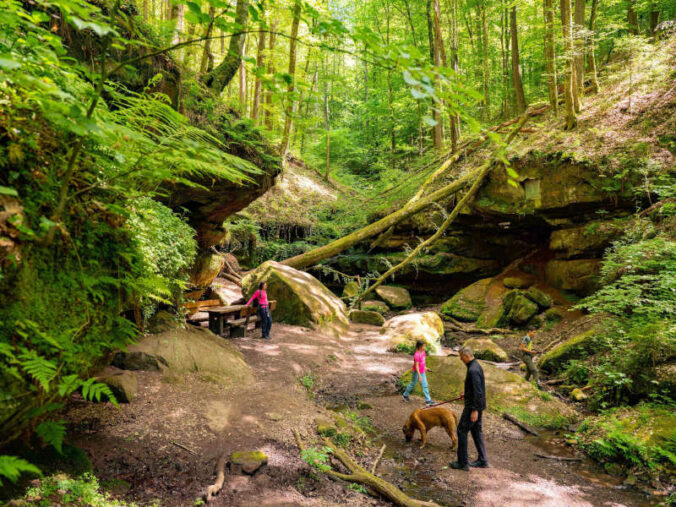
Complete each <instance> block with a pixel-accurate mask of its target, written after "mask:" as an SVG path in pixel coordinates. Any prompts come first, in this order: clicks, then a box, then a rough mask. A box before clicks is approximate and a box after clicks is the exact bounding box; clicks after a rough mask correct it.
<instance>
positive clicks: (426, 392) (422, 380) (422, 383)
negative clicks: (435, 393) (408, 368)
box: [404, 371, 432, 402]
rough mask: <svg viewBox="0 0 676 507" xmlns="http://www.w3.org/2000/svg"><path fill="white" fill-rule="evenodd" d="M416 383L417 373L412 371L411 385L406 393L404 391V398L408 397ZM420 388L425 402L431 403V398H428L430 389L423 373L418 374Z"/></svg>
mask: <svg viewBox="0 0 676 507" xmlns="http://www.w3.org/2000/svg"><path fill="white" fill-rule="evenodd" d="M417 383H418V372H417V371H414V372H413V376H412V377H411V383H410V384H409V385H408V387H407V388H406V391H404V396H408V395H409V394H411V391H413V388H414V387H415V385H416V384H417ZM420 387H422V392H423V394H424V395H425V401H428V402H429V401H432V398H430V389H429V387H428V386H427V376H426V375H425V374H424V373H421V374H420Z"/></svg>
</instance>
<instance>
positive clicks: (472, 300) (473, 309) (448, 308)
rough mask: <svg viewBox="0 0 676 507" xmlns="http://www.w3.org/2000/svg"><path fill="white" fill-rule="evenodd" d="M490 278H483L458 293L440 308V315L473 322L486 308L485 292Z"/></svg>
mask: <svg viewBox="0 0 676 507" xmlns="http://www.w3.org/2000/svg"><path fill="white" fill-rule="evenodd" d="M491 280H492V278H484V279H483V280H479V281H478V282H474V283H473V284H472V285H470V286H468V287H465V288H464V289H461V290H460V291H458V292H457V293H456V294H455V295H454V296H453V297H452V298H451V299H449V300H448V301H446V302H445V303H444V304H443V305H442V307H441V313H443V314H444V315H448V316H449V317H453V318H454V319H458V320H460V321H463V322H475V321H476V320H477V319H478V318H479V315H481V312H483V311H484V308H485V307H486V291H487V290H488V285H489V284H490V283H491Z"/></svg>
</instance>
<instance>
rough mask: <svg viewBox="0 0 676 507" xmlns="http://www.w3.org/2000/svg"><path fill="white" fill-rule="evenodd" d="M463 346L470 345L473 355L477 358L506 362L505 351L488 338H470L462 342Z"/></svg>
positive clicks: (507, 356) (507, 359) (507, 358)
mask: <svg viewBox="0 0 676 507" xmlns="http://www.w3.org/2000/svg"><path fill="white" fill-rule="evenodd" d="M463 347H470V348H471V349H472V351H473V352H474V357H476V358H477V359H483V360H484V361H494V362H496V363H506V362H507V361H509V355H508V354H507V352H505V351H504V350H503V349H502V347H500V345H498V344H497V343H495V342H494V341H493V340H491V339H490V338H470V339H469V340H467V341H465V343H463Z"/></svg>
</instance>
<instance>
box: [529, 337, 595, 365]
mask: <svg viewBox="0 0 676 507" xmlns="http://www.w3.org/2000/svg"><path fill="white" fill-rule="evenodd" d="M595 338H596V329H595V328H592V329H589V330H588V331H585V332H584V333H581V334H579V335H577V336H574V337H573V338H571V339H569V340H566V341H565V342H563V343H561V344H559V345H557V346H556V347H554V348H553V349H551V350H550V351H548V352H547V353H545V354H544V355H543V356H542V357H541V358H540V360H539V361H538V366H539V367H540V369H542V370H544V371H547V372H553V371H557V370H560V369H562V368H563V367H564V366H565V365H566V363H567V362H568V361H570V360H571V359H581V358H584V357H586V356H588V355H590V354H592V353H593V352H594V349H595V346H596V339H595Z"/></svg>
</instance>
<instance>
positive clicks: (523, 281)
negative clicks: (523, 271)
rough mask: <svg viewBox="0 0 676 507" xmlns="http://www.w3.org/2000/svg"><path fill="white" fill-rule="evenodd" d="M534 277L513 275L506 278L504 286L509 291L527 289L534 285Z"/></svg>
mask: <svg viewBox="0 0 676 507" xmlns="http://www.w3.org/2000/svg"><path fill="white" fill-rule="evenodd" d="M533 281H534V280H533V277H532V276H528V275H512V276H506V277H505V278H504V279H503V280H502V284H503V285H504V286H505V287H507V288H508V289H525V288H526V287H530V286H531V285H533Z"/></svg>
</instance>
